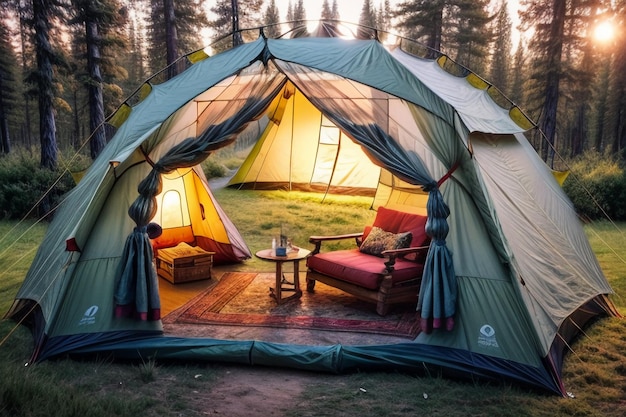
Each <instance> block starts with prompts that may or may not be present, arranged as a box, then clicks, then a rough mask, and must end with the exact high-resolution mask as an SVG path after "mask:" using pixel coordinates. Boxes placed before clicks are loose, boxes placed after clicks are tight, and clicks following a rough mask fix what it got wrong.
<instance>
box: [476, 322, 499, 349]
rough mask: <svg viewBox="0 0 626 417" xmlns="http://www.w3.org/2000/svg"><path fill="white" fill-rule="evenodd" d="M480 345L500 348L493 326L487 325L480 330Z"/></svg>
mask: <svg viewBox="0 0 626 417" xmlns="http://www.w3.org/2000/svg"><path fill="white" fill-rule="evenodd" d="M478 344H479V345H481V346H484V347H490V348H498V347H500V346H498V341H497V340H496V329H494V328H493V327H492V326H491V325H489V324H485V325H483V327H481V328H480V334H479V335H478Z"/></svg>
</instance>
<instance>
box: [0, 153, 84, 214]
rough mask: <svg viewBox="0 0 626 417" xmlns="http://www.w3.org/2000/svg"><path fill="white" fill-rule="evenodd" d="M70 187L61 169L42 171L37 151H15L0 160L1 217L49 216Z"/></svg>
mask: <svg viewBox="0 0 626 417" xmlns="http://www.w3.org/2000/svg"><path fill="white" fill-rule="evenodd" d="M59 178H60V180H59V181H57V180H58V179H59ZM73 186H74V182H73V180H72V177H71V175H70V174H69V173H67V172H65V173H64V170H63V169H57V170H55V171H51V170H49V169H46V168H42V167H41V166H40V165H39V153H38V151H36V150H28V149H20V148H14V152H12V153H11V154H9V155H4V156H3V157H2V158H0V218H7V219H21V218H24V217H36V218H39V217H42V216H48V215H49V213H50V211H51V210H52V209H54V208H55V207H56V206H57V204H58V203H59V202H60V200H61V198H62V196H63V195H64V194H65V193H66V192H67V191H69V190H70V189H71V188H72V187H73ZM48 190H50V192H49V193H48V194H47V195H46V192H47V191H48ZM44 195H45V198H44Z"/></svg>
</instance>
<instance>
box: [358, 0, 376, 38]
mask: <svg viewBox="0 0 626 417" xmlns="http://www.w3.org/2000/svg"><path fill="white" fill-rule="evenodd" d="M375 37H376V12H375V11H374V8H373V7H372V2H371V1H370V0H365V1H364V2H363V7H362V8H361V14H360V15H359V29H358V30H357V38H359V39H373V38H375Z"/></svg>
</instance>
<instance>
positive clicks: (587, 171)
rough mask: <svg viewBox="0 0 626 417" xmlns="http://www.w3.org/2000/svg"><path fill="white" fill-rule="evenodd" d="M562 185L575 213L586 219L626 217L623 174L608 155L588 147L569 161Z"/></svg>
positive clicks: (625, 178) (625, 189) (625, 186)
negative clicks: (567, 172) (565, 178)
mask: <svg viewBox="0 0 626 417" xmlns="http://www.w3.org/2000/svg"><path fill="white" fill-rule="evenodd" d="M570 170H571V175H570V176H569V177H568V179H567V180H566V181H565V183H564V184H563V189H564V190H565V192H566V193H567V195H568V196H569V197H570V199H571V200H572V202H573V203H574V207H575V208H576V211H577V212H578V214H579V215H580V216H582V217H584V218H588V219H592V220H593V219H599V218H604V217H607V216H608V217H609V218H610V219H613V220H624V219H626V174H625V172H624V169H623V167H621V166H620V164H619V161H618V159H617V158H615V157H611V156H610V155H603V154H600V153H598V152H593V151H589V152H586V153H585V154H583V155H581V156H579V157H578V158H576V159H575V160H573V161H571V163H570Z"/></svg>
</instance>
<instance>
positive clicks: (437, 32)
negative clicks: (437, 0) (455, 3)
mask: <svg viewBox="0 0 626 417" xmlns="http://www.w3.org/2000/svg"><path fill="white" fill-rule="evenodd" d="M442 27H443V6H441V8H440V9H439V10H437V13H436V14H434V15H433V24H432V26H431V32H430V35H428V41H427V42H428V44H427V46H428V48H429V50H428V53H427V54H426V57H425V58H427V59H437V58H439V52H438V51H441V34H442V30H443V29H442Z"/></svg>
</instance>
